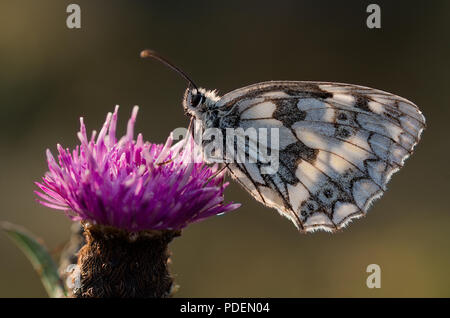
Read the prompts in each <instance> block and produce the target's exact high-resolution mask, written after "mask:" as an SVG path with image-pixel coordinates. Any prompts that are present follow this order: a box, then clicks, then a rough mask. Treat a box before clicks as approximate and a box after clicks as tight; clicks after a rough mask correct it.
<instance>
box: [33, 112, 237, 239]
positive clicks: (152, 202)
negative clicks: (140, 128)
mask: <svg viewBox="0 0 450 318" xmlns="http://www.w3.org/2000/svg"><path fill="white" fill-rule="evenodd" d="M137 112H138V107H135V108H134V109H133V112H132V115H131V118H130V119H129V121H128V127H127V132H126V134H125V136H123V137H122V138H120V139H116V124H117V114H118V107H116V109H115V111H114V113H113V114H111V113H108V115H107V117H106V121H105V123H104V125H103V127H102V129H101V130H100V133H99V134H98V136H96V132H95V131H93V133H92V135H91V137H90V138H88V136H87V134H86V127H85V125H84V122H83V118H81V119H80V122H81V128H80V131H79V132H78V138H79V139H80V142H81V144H80V145H79V146H76V147H75V149H74V150H73V151H70V150H69V149H64V148H63V147H62V146H60V145H58V146H57V150H58V158H57V160H55V158H54V157H53V155H52V154H51V152H50V150H47V161H48V169H49V171H48V172H47V173H46V175H45V176H44V177H43V178H42V182H36V185H37V186H38V187H39V189H40V191H35V193H36V194H37V195H38V196H39V199H38V201H39V202H40V203H41V204H43V205H45V206H47V207H50V208H54V209H59V210H64V211H66V214H67V215H68V216H69V217H70V218H71V219H72V220H75V221H80V220H84V221H88V222H92V223H94V224H100V225H109V226H113V227H116V228H119V229H124V230H127V231H141V230H164V229H169V230H179V229H182V228H184V227H186V226H187V225H188V224H190V223H192V222H197V221H200V220H203V219H205V218H207V217H209V216H213V215H216V214H220V213H224V212H228V211H231V210H234V209H236V208H237V207H239V204H225V203H224V199H223V194H224V189H225V187H226V186H227V183H224V182H223V181H224V172H222V173H218V174H217V175H214V174H215V173H217V170H218V167H217V166H213V167H210V166H207V165H206V164H204V163H202V162H201V160H200V156H201V154H200V152H199V151H198V150H199V149H198V146H197V145H196V144H195V143H194V140H193V138H192V136H191V135H190V134H187V135H186V137H185V138H184V139H183V140H182V141H180V142H178V143H176V144H175V145H172V143H173V136H172V134H171V135H170V136H169V138H168V139H167V141H166V143H165V144H164V145H162V144H152V143H149V142H144V140H143V137H142V135H141V134H139V135H138V136H137V139H136V140H133V135H134V124H135V121H136V116H137Z"/></svg>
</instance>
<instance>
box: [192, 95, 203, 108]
mask: <svg viewBox="0 0 450 318" xmlns="http://www.w3.org/2000/svg"><path fill="white" fill-rule="evenodd" d="M202 102H203V95H202V94H200V93H196V94H192V97H191V106H192V107H194V108H195V107H197V106H198V105H200V104H201V103H202Z"/></svg>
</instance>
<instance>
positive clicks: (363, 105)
mask: <svg viewBox="0 0 450 318" xmlns="http://www.w3.org/2000/svg"><path fill="white" fill-rule="evenodd" d="M355 98H356V101H355V107H356V108H359V109H362V110H365V111H368V112H371V110H370V108H369V99H368V98H367V97H366V96H364V95H356V96H355Z"/></svg>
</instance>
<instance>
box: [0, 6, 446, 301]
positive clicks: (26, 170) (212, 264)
mask: <svg viewBox="0 0 450 318" xmlns="http://www.w3.org/2000/svg"><path fill="white" fill-rule="evenodd" d="M71 2H72V1H60V0H54V1H44V0H41V1H31V0H28V1H25V0H23V1H12V0H9V1H2V2H0V151H1V153H0V154H1V155H0V169H1V170H0V193H1V194H0V195H1V205H0V206H1V207H0V220H7V221H10V222H13V223H18V224H22V225H24V226H25V227H26V228H28V229H29V230H30V231H32V232H34V233H35V234H36V235H38V236H39V237H41V238H42V239H43V241H44V242H45V243H46V244H47V245H48V246H49V248H50V249H51V250H54V251H57V249H58V247H60V246H61V244H63V243H64V242H65V241H66V240H67V239H68V233H69V227H70V222H69V221H68V219H66V217H65V216H64V215H63V214H62V213H59V212H57V211H53V210H50V209H48V208H45V207H42V206H40V205H39V204H38V203H36V202H35V200H34V199H35V198H34V194H33V190H34V189H35V187H34V185H33V181H36V180H39V179H40V177H41V176H42V175H43V174H44V173H45V171H46V160H45V154H44V153H45V149H46V148H50V149H52V150H55V148H56V147H55V146H56V143H61V144H63V145H65V146H68V147H73V146H74V145H76V144H77V142H78V141H77V138H76V132H77V131H78V128H79V127H78V125H79V122H78V118H79V117H80V116H84V117H85V118H86V122H87V125H88V129H99V127H100V125H101V124H102V123H103V120H104V117H105V114H106V113H107V112H108V111H112V110H113V108H114V105H116V104H119V105H120V106H121V110H120V116H119V126H120V128H121V130H120V131H121V132H123V131H124V130H125V126H126V119H127V118H128V116H129V113H130V111H131V108H132V106H133V105H139V106H140V113H139V117H138V122H137V130H138V131H141V132H143V134H144V136H145V137H146V139H147V140H151V141H154V142H163V141H164V140H165V138H166V137H167V135H168V133H169V132H170V131H171V130H172V129H174V128H176V127H183V126H187V123H188V121H187V118H185V117H184V115H183V111H182V108H181V98H182V94H183V91H184V89H185V87H186V83H185V82H184V81H183V80H182V79H180V78H179V77H177V76H176V75H175V74H174V73H173V72H171V71H169V70H168V69H167V68H166V67H164V66H162V65H160V64H158V63H156V62H154V61H149V60H141V59H140V58H139V52H140V50H141V49H144V48H153V49H156V50H157V51H159V52H160V53H162V54H163V55H165V56H167V57H168V58H169V59H170V60H172V61H175V62H176V63H177V64H178V65H180V66H181V67H182V68H183V69H184V70H185V71H186V72H188V73H189V74H190V75H191V77H192V78H193V79H194V80H195V81H196V82H197V83H199V84H200V85H201V86H203V87H206V88H211V89H212V88H217V89H219V91H220V92H221V93H226V92H228V91H230V90H233V89H235V88H239V87H241V86H244V85H248V84H251V83H255V82H260V81H265V80H276V79H277V80H322V81H336V82H347V83H354V84H361V85H365V86H370V87H375V88H379V89H382V90H386V91H389V92H393V93H396V94H398V95H400V96H404V97H406V98H408V99H411V100H412V101H414V102H415V103H416V104H417V105H419V106H420V108H421V109H422V110H423V112H424V114H425V116H426V118H427V124H428V128H427V130H426V131H425V133H424V135H423V139H422V142H421V143H420V144H419V146H418V147H417V148H416V153H415V154H414V155H413V156H412V158H410V159H409V160H408V161H407V163H406V167H405V168H404V169H402V170H401V171H400V172H399V173H397V174H396V175H395V176H394V178H393V179H392V181H391V183H390V185H389V191H388V192H387V193H386V194H385V195H384V197H383V198H382V199H381V200H379V201H377V202H376V204H375V205H374V206H373V207H372V209H371V211H370V212H369V214H368V216H367V217H365V218H363V219H360V220H357V221H355V222H353V223H352V224H351V226H350V227H349V228H347V229H345V230H344V231H342V232H340V233H337V234H328V233H315V234H310V235H301V234H299V233H298V232H297V231H296V229H295V227H294V226H293V225H292V224H290V222H289V221H288V220H286V219H284V218H282V217H281V216H279V215H278V214H277V212H276V211H275V210H271V209H268V208H265V207H263V206H262V205H260V204H259V203H257V202H255V201H254V200H253V199H252V198H251V197H250V196H249V195H248V194H247V193H245V191H244V190H242V189H241V188H240V187H239V186H238V185H236V184H232V185H231V186H230V187H229V189H228V191H227V199H228V200H233V201H238V202H241V203H242V204H243V206H242V208H240V210H238V211H236V212H233V213H230V214H228V215H224V216H218V217H214V218H211V219H209V220H206V221H204V222H201V223H198V224H194V225H191V226H190V227H188V228H187V229H186V230H185V231H184V233H183V236H182V237H181V238H177V239H176V240H175V241H174V242H173V243H172V244H171V250H172V252H173V257H172V259H173V266H172V271H173V273H174V274H175V275H176V282H177V283H178V284H179V285H180V286H181V288H180V290H179V292H178V293H177V296H180V297H241V296H244V297H245V296H248V297H260V296H261V297H432V296H436V297H443V296H445V297H449V296H450V249H449V245H450V232H449V226H450V211H449V210H450V209H449V205H448V196H449V177H450V174H449V169H448V166H447V164H448V162H449V159H448V158H449V157H450V148H449V141H448V138H449V126H448V125H449V118H450V117H449V115H450V114H449V103H448V100H449V91H450V90H449V84H450V83H449V75H448V74H449V69H450V68H449V66H450V65H449V58H448V56H449V53H450V47H449V36H450V32H449V23H448V20H449V18H450V14H449V13H450V2H449V1H417V2H414V1H395V3H394V1H376V3H378V4H379V5H380V6H381V9H382V28H381V29H380V30H369V29H368V28H367V27H366V25H365V21H366V17H367V15H368V14H367V13H366V7H367V5H368V4H369V3H371V2H368V1H345V2H344V1H340V2H338V1H331V0H330V1H323V0H321V1H318V0H314V1H312V0H311V1H271V2H264V1H249V2H245V3H244V2H243V1H220V2H219V1H215V2H212V1H189V2H188V1H184V2H181V1H161V2H152V1H130V0H128V1H87V0H83V1H81V0H77V1H76V2H75V3H77V4H79V5H80V6H81V23H82V28H81V29H79V30H77V29H73V30H70V29H68V28H67V27H66V22H65V21H66V17H67V13H66V7H67V5H68V4H69V3H71ZM120 119H121V120H120ZM372 263H376V264H379V265H380V266H381V270H382V276H381V279H382V282H381V289H368V288H367V287H366V278H367V276H368V274H367V273H366V267H367V265H369V264H372ZM0 296H2V297H46V293H45V291H44V289H43V287H42V286H41V283H40V281H39V278H38V276H37V274H36V273H35V272H34V270H33V269H32V266H31V265H30V263H29V262H28V260H27V259H26V258H25V256H24V255H23V254H22V253H21V251H19V250H18V249H17V248H16V246H14V245H13V244H12V242H11V241H10V240H9V239H8V238H7V237H6V236H5V235H4V234H3V233H0Z"/></svg>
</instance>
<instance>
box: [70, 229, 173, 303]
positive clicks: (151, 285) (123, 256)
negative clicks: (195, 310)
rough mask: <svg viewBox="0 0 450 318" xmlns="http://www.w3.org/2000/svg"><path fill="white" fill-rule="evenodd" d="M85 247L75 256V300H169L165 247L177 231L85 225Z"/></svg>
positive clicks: (169, 285) (168, 276)
mask: <svg viewBox="0 0 450 318" xmlns="http://www.w3.org/2000/svg"><path fill="white" fill-rule="evenodd" d="M84 226H85V232H84V234H85V238H86V244H85V245H84V246H83V247H82V249H81V250H80V252H79V256H78V266H79V270H80V286H79V288H78V289H77V290H76V291H75V297H78V298H104V297H115V298H118V297H119V298H134V297H138V298H161V297H169V296H170V294H171V290H172V285H173V279H172V277H171V275H170V273H169V269H168V260H169V256H170V255H169V252H168V248H167V245H168V244H169V242H170V241H172V239H173V238H174V237H176V236H179V235H180V231H170V230H164V231H141V232H134V233H131V232H127V231H124V230H120V229H116V228H112V227H106V226H98V225H91V224H84Z"/></svg>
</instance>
